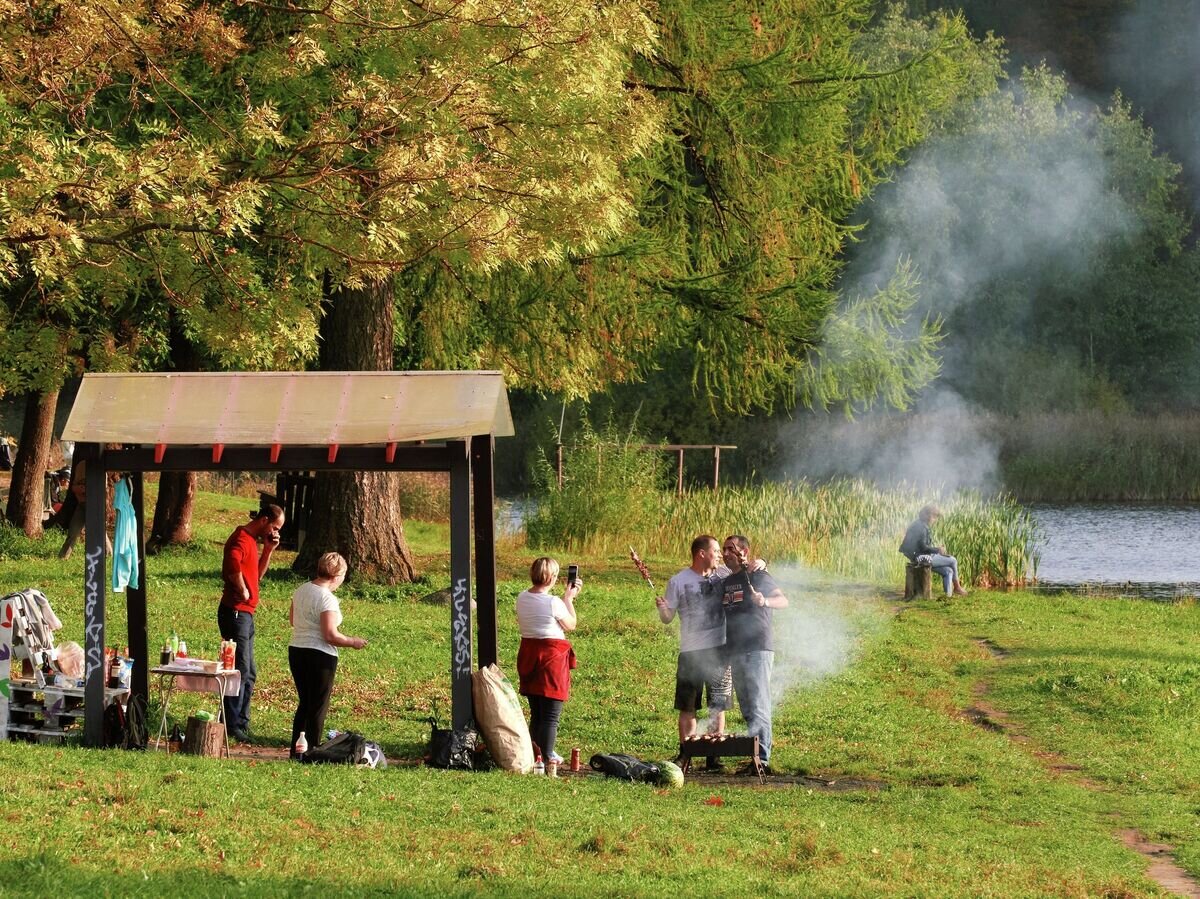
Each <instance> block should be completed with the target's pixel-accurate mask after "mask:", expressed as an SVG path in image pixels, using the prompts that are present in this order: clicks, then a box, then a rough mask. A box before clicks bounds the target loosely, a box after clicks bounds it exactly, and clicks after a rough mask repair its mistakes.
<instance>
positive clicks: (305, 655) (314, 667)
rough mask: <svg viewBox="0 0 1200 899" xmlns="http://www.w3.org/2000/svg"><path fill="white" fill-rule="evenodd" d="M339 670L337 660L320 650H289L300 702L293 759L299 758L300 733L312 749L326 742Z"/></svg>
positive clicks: (293, 733)
mask: <svg viewBox="0 0 1200 899" xmlns="http://www.w3.org/2000/svg"><path fill="white" fill-rule="evenodd" d="M337 666H338V657H337V656H335V655H330V654H329V653H327V652H323V651H322V650H320V649H311V648H308V647H299V646H289V647H288V667H289V668H290V669H291V670H292V680H293V681H295V683H296V696H297V697H298V699H299V702H298V703H297V705H296V714H295V715H294V716H293V717H292V752H291V756H292V758H295V757H296V740H298V739H299V738H300V733H301V731H303V732H304V737H305V739H306V740H307V741H308V745H309V746H318V745H319V744H320V743H321V742H322V741H324V739H325V716H326V715H327V714H328V713H329V697H330V696H332V695H333V678H334V676H335V675H336V674H337Z"/></svg>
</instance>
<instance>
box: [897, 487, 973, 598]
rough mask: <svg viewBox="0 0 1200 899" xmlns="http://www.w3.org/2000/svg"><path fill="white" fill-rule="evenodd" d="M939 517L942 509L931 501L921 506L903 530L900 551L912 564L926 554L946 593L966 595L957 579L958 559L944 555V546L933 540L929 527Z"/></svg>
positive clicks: (949, 594)
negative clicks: (906, 528)
mask: <svg viewBox="0 0 1200 899" xmlns="http://www.w3.org/2000/svg"><path fill="white" fill-rule="evenodd" d="M941 517H942V510H941V509H939V508H938V507H937V506H936V505H934V504H933V503H930V504H929V505H928V506H926V507H925V508H923V509H922V510H921V511H920V513H919V514H918V516H917V520H916V521H914V522H913V523H912V524H910V525H909V526H908V530H907V531H905V532H904V542H903V543H901V544H900V552H901V553H903V554H904V555H905V556H906V557H907V558H908V561H909V562H911V563H912V564H914V565H915V564H917V558H918V557H919V556H928V557H929V564H930V565H931V566H932V567H933V570H934V571H936V572H937V573H938V574H940V575H941V576H942V585H943V586H944V587H945V589H946V595H947V596H966V595H967V591H966V590H964V589H963V585H962V582H961V581H959V579H958V559H956V558H954V556H948V555H946V548H945V547H944V546H937V545H935V544H934V542H933V535H932V533H931V530H930V529H931V528H932V527H933V524H934V523H935V522H936V521H937V520H938V519H939V518H941Z"/></svg>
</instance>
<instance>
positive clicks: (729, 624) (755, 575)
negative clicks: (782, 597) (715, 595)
mask: <svg viewBox="0 0 1200 899" xmlns="http://www.w3.org/2000/svg"><path fill="white" fill-rule="evenodd" d="M747 576H748V577H749V578H750V583H751V584H753V585H754V589H755V590H757V591H758V592H759V593H761V594H763V595H764V596H770V595H771V594H772V593H774V592H775V591H776V590H777V589H779V587H778V585H777V584H776V583H775V579H774V578H772V577H771V575H769V574H767V573H766V572H765V571H753V572H750V574H749V575H747V574H746V572H744V571H739V572H736V573H734V574H731V575H729V577H727V578H725V580H724V581H722V582H721V602H722V605H724V607H725V646H726V648H727V649H728V650H729V651H730V652H758V651H764V650H765V651H767V652H774V651H775V634H774V630H773V628H772V627H771V616H772V614H773V612H774V610H773V609H772V608H771V607H770V606H760V605H758V604H757V603H755V601H754V597H753V596H751V595H750V591H749V590H748V589H747V588H746V578H747Z"/></svg>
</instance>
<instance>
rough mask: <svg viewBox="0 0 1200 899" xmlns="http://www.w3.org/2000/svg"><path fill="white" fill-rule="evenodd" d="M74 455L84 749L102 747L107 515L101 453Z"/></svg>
mask: <svg viewBox="0 0 1200 899" xmlns="http://www.w3.org/2000/svg"><path fill="white" fill-rule="evenodd" d="M75 452H76V454H78V455H79V458H80V460H81V461H85V462H86V463H87V475H86V479H87V486H86V491H87V492H86V494H85V495H86V497H87V500H86V502H87V508H86V510H85V512H84V530H85V531H86V536H85V538H84V544H83V545H84V548H85V550H86V552H85V554H84V565H83V620H84V631H83V632H84V647H83V664H84V675H83V676H84V686H83V708H84V711H83V741H84V743H85V744H86V745H88V746H102V745H103V744H104V682H105V680H106V679H107V678H108V672H107V671H106V670H105V668H106V666H105V664H104V616H105V602H106V600H107V598H108V591H107V585H106V584H105V583H104V574H105V559H106V557H107V555H108V553H107V552H106V551H105V548H104V535H105V518H106V517H107V515H106V513H107V511H108V491H107V478H106V474H107V471H106V470H105V460H104V450H103V449H102V448H101V446H100V444H98V443H86V444H81V445H80V446H78V447H76V450H75Z"/></svg>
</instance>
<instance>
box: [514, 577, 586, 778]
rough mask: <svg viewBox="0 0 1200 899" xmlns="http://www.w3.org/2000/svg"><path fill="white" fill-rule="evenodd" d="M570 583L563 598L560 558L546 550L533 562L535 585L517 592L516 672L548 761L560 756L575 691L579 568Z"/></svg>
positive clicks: (537, 739)
mask: <svg viewBox="0 0 1200 899" xmlns="http://www.w3.org/2000/svg"><path fill="white" fill-rule="evenodd" d="M571 568H572V569H574V570H575V572H576V576H575V578H574V579H573V581H571V582H569V583H568V584H567V588H566V590H565V591H563V595H562V599H559V598H558V597H557V596H555V595H554V594H553V593H551V592H550V590H551V588H553V587H554V585H555V583H556V582H557V581H558V572H559V566H558V562H556V561H555V560H554V559H551V558H549V557H547V556H543V557H541V558H539V559H534V561H533V564H532V565H531V566H529V579H530V581H531V582H532V586H531V587H530V588H529V589H528V590H525V591H522V593H521V594H520V595H519V596H518V597H517V624H518V626H519V627H520V630H521V648H520V649H519V650H518V652H517V674H518V676H519V677H520V683H521V695H522V696H525V697H526V698H528V700H529V736H530V737H532V739H533V742H534V744H535V745H536V747H537V750H538V751H540V753H541V755H542V758H543V759H544V760H545V761H546V762H561V761H562V756H560V755H559V754H558V753H556V752H555V751H554V742H555V740H557V739H558V724H559V720H560V718H561V717H562V708H563V704H564V703H566V701H567V699H568V698H569V697H570V693H571V669H572V668H574V667H575V651H574V649H572V648H571V643H570V641H568V640H567V633H568V632H570V631H573V630H575V626H576V624H577V618H576V616H575V597H576V596H578V595H579V591H580V590H581V589H582V588H583V581H581V580H580V579H579V577H578V573H577V572H578V569H577V568H576V567H575V566H571Z"/></svg>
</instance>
